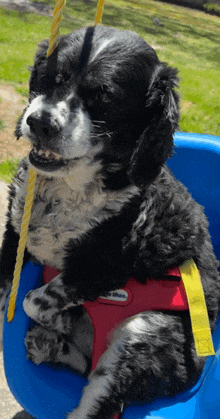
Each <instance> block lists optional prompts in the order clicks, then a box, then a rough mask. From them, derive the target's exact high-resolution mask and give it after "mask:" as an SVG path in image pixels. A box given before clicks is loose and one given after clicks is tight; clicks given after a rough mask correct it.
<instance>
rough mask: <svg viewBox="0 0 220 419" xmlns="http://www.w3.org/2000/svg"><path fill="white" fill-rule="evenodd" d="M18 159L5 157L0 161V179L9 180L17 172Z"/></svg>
mask: <svg viewBox="0 0 220 419" xmlns="http://www.w3.org/2000/svg"><path fill="white" fill-rule="evenodd" d="M18 164H19V159H7V160H5V161H4V162H2V163H0V179H2V180H4V181H5V182H11V181H12V179H13V177H14V175H15V173H16V172H17V169H18Z"/></svg>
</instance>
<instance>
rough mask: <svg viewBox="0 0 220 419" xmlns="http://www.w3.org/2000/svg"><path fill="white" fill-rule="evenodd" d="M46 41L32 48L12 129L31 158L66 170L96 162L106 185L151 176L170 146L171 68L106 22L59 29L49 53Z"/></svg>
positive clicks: (41, 167)
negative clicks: (23, 98) (24, 96)
mask: <svg viewBox="0 0 220 419" xmlns="http://www.w3.org/2000/svg"><path fill="white" fill-rule="evenodd" d="M47 48H48V42H47V41H43V42H42V43H41V44H40V47H39V50H38V52H37V54H36V59H35V64H34V66H33V68H32V71H31V78H30V97H29V104H28V106H27V108H26V109H25V111H24V113H23V116H22V117H21V119H20V121H19V123H18V125H17V129H16V135H17V137H18V138H19V137H20V136H24V137H27V138H28V139H29V140H30V141H31V143H32V147H33V148H32V150H31V152H30V155H29V159H30V163H31V164H32V165H33V166H34V167H35V168H36V169H37V170H38V171H39V172H40V173H43V174H44V175H47V176H59V177H60V176H61V177H65V176H70V175H71V173H73V172H74V170H75V168H76V167H77V165H78V164H79V162H80V161H84V162H86V163H85V164H86V165H87V166H88V165H92V164H94V162H96V163H97V162H99V165H97V168H99V169H97V170H99V171H102V174H103V177H104V178H105V183H106V186H107V187H108V188H121V187H122V186H123V185H126V184H129V183H133V184H136V185H138V186H140V185H141V186H142V185H144V184H148V183H150V182H151V181H152V180H153V179H154V178H155V177H156V176H157V175H158V173H159V172H160V169H161V167H162V166H163V164H164V163H165V161H166V160H167V158H168V157H169V156H170V155H171V153H172V147H173V133H174V131H175V129H176V128H177V126H178V96H177V93H176V92H175V90H174V88H175V86H176V85H177V76H176V70H174V69H172V68H169V67H167V66H166V65H165V64H163V63H161V62H160V61H159V59H158V57H157V55H156V53H155V51H154V50H153V49H152V48H151V47H150V46H149V45H148V44H147V43H146V42H145V41H144V40H143V39H141V38H140V37H139V36H138V35H137V34H136V33H134V32H130V31H120V30H117V29H113V28H109V27H103V26H97V27H91V28H83V29H80V30H77V31H75V32H73V33H71V34H70V35H65V36H62V37H61V38H60V40H59V45H58V48H57V49H56V50H55V51H54V53H53V54H52V55H51V56H50V57H49V58H46V51H47Z"/></svg>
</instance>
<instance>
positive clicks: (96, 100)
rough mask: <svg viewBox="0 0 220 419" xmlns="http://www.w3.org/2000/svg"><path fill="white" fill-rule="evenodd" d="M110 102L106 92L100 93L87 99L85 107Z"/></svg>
mask: <svg viewBox="0 0 220 419" xmlns="http://www.w3.org/2000/svg"><path fill="white" fill-rule="evenodd" d="M110 101H111V99H110V97H109V94H108V93H107V92H101V93H97V94H96V95H95V96H93V97H90V98H89V99H87V101H86V103H87V105H88V106H89V107H90V106H91V107H92V106H95V105H97V104H101V103H105V104H107V103H109V102H110Z"/></svg>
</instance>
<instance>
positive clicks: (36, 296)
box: [23, 275, 81, 334]
mask: <svg viewBox="0 0 220 419" xmlns="http://www.w3.org/2000/svg"><path fill="white" fill-rule="evenodd" d="M71 296H72V298H74V291H73V293H72V294H71ZM80 304H81V302H77V303H74V302H72V301H71V300H70V299H69V297H68V296H67V294H66V293H65V287H64V285H63V283H62V278H61V275H58V276H57V277H55V278H54V279H53V280H52V281H51V282H50V283H49V284H46V285H43V286H42V287H40V288H37V289H35V290H32V291H29V292H28V294H27V295H26V297H25V299H24V301H23V309H24V311H25V313H26V314H27V315H28V316H29V317H31V319H33V320H34V321H35V322H36V323H40V324H41V325H42V326H43V327H47V328H48V329H51V330H55V331H57V332H59V333H67V334H68V332H69V327H70V324H71V321H70V317H69V316H68V309H71V308H73V307H76V306H77V305H80Z"/></svg>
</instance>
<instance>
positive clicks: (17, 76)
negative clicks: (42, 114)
mask: <svg viewBox="0 0 220 419" xmlns="http://www.w3.org/2000/svg"><path fill="white" fill-rule="evenodd" d="M45 2H46V3H50V4H51V5H53V4H54V2H53V1H52V0H46V1H45ZM95 10H96V0H84V1H83V0H76V1H73V0H69V1H68V0H67V7H66V10H65V13H64V18H63V22H62V29H61V32H62V33H67V32H69V31H71V30H73V29H75V28H79V27H80V26H84V25H91V24H93V23H94V15H95ZM155 17H157V18H158V19H159V20H160V21H161V22H162V23H163V25H164V26H156V25H155V24H154V23H153V20H154V18H155ZM50 24H51V18H50V17H45V16H39V15H34V14H28V13H19V12H15V11H7V10H3V9H0V28H1V29H0V56H1V67H0V82H3V83H10V84H14V85H15V87H16V89H18V90H19V92H21V93H22V94H24V95H25V94H27V83H28V77H29V72H28V67H29V66H30V65H31V64H32V63H33V55H34V52H35V49H36V46H37V44H38V42H39V41H40V40H41V39H42V38H48V37H49V32H50ZM103 24H104V25H111V26H115V27H117V28H121V29H131V30H134V31H136V32H138V33H139V34H140V36H142V37H143V38H144V39H145V40H146V41H147V42H148V43H149V44H150V45H152V46H153V47H154V48H155V49H156V51H157V54H158V56H159V58H160V59H161V60H162V61H165V62H167V63H169V64H170V65H172V66H174V67H177V68H178V69H179V75H180V78H181V81H180V89H179V90H180V95H181V120H180V129H181V130H182V131H186V132H198V133H206V134H213V135H220V112H219V110H220V103H219V97H220V66H219V64H220V52H219V45H220V18H219V17H217V16H212V15H208V14H205V13H203V12H199V11H194V10H191V9H188V8H183V7H179V6H175V5H170V4H166V3H160V2H158V1H154V0H123V1H121V0H107V1H106V4H105V9H104V15H103Z"/></svg>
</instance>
